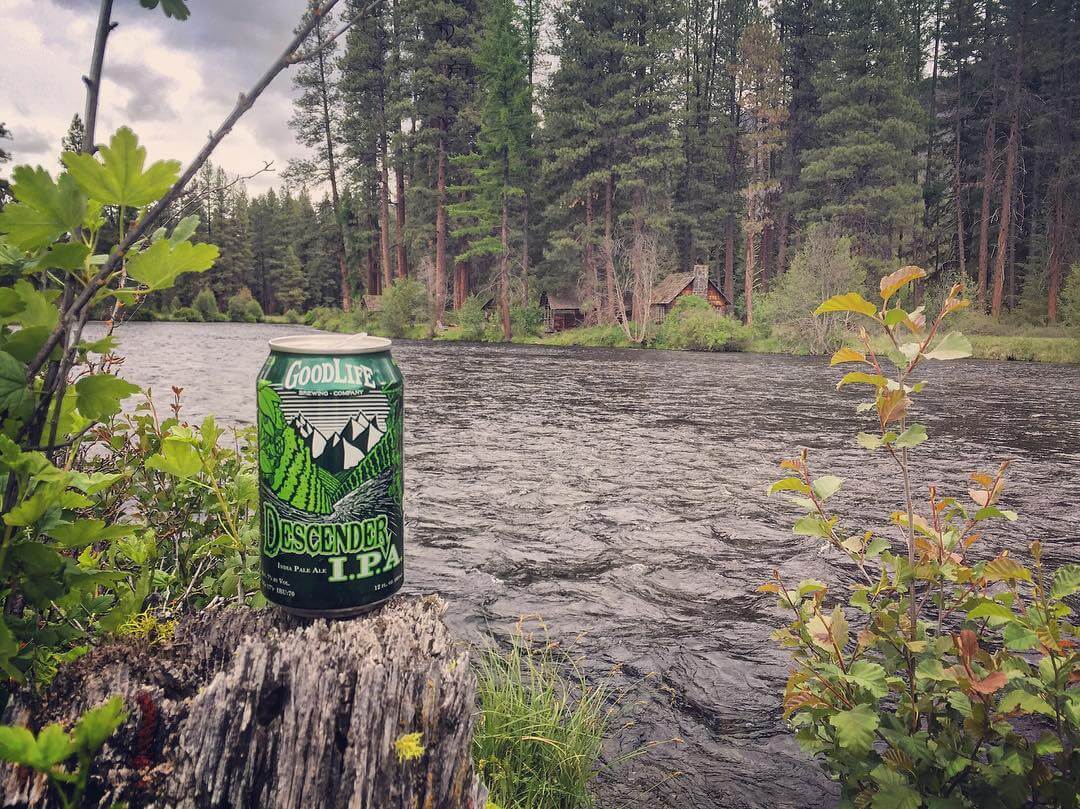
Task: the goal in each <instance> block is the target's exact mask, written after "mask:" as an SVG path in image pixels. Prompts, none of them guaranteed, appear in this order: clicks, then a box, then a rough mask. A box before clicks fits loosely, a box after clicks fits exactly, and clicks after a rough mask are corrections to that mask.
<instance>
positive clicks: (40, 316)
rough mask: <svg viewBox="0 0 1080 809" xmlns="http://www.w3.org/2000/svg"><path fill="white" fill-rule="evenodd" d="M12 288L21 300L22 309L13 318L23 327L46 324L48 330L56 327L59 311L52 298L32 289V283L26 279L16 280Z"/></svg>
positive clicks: (58, 320)
mask: <svg viewBox="0 0 1080 809" xmlns="http://www.w3.org/2000/svg"><path fill="white" fill-rule="evenodd" d="M12 289H14V290H15V294H16V295H18V296H19V299H20V300H22V302H23V309H22V311H21V312H20V313H19V315H18V317H16V318H15V320H17V321H18V322H19V323H22V325H23V327H24V328H31V327H33V326H46V327H47V328H48V329H49V331H52V330H53V329H54V328H56V324H57V323H59V322H60V312H59V311H58V310H57V308H56V304H54V303H53V302H52V299H50V298H49V297H47V296H46V295H45V294H44V293H43V292H41V291H39V290H37V289H34V285H33V284H31V283H30V282H29V281H27V280H26V279H20V280H18V281H16V282H15V285H14V286H13V287H12Z"/></svg>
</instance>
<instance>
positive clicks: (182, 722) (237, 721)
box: [0, 597, 486, 809]
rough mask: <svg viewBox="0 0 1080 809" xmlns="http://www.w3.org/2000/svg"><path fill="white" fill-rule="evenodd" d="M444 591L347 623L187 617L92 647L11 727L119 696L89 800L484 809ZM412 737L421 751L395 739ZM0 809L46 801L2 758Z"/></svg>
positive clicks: (468, 677)
mask: <svg viewBox="0 0 1080 809" xmlns="http://www.w3.org/2000/svg"><path fill="white" fill-rule="evenodd" d="M444 610H445V604H444V603H443V602H442V601H441V600H440V599H438V598H435V597H429V598H424V599H420V600H406V599H396V600H394V601H392V602H390V603H389V604H388V605H387V606H385V607H384V608H382V609H381V610H379V611H378V612H376V613H373V614H371V615H369V616H366V617H362V618H357V619H353V620H349V621H323V620H315V621H310V620H305V619H301V618H295V617H292V616H289V615H287V614H285V613H283V612H281V611H279V610H276V609H267V610H259V611H252V610H245V609H235V608H228V609H218V610H212V611H209V612H206V613H204V614H202V615H199V616H192V617H190V618H187V619H184V620H183V621H181V622H180V624H179V625H178V626H177V629H176V632H175V634H174V636H173V638H172V639H171V640H170V641H168V642H166V643H158V644H153V645H151V644H148V643H145V642H142V643H126V644H116V645H110V646H105V647H101V648H98V649H96V650H94V651H93V652H91V653H90V654H88V655H86V656H84V657H83V658H81V659H80V660H78V661H77V662H76V663H74V664H72V665H70V666H68V667H66V668H64V669H63V670H61V672H60V673H59V674H58V675H57V677H56V678H55V680H54V681H53V682H52V683H51V684H50V686H49V688H48V689H47V690H46V691H45V692H44V693H42V694H40V695H37V696H33V695H30V694H20V695H18V696H17V697H16V698H15V699H14V700H13V701H12V703H11V705H9V707H8V709H7V711H6V712H5V715H4V717H3V719H4V721H5V722H7V723H10V724H23V725H29V726H31V727H32V728H34V729H35V730H36V729H38V728H40V727H41V726H43V725H45V724H48V723H50V722H61V723H63V724H64V725H65V727H67V726H70V725H71V723H73V722H74V720H75V719H76V718H77V717H78V716H79V714H80V713H81V712H83V711H84V710H86V709H87V708H91V707H93V706H95V705H97V704H100V703H101V702H103V701H104V700H106V699H107V698H109V697H110V696H112V695H113V694H120V695H122V696H123V698H124V702H125V704H126V706H127V710H128V718H127V721H126V722H125V724H124V725H123V727H121V728H120V730H118V731H117V733H116V735H114V736H113V737H112V739H110V740H109V742H108V743H107V744H106V746H105V748H104V749H103V750H102V753H101V755H100V756H99V757H98V758H97V759H96V760H95V763H94V769H93V773H92V777H91V786H90V788H89V790H88V793H87V800H86V801H85V802H84V805H85V806H93V807H109V806H111V805H112V804H113V803H114V802H117V801H123V802H126V803H127V804H128V805H129V806H130V807H176V808H177V809H189V808H190V809H196V808H197V809H226V808H228V809H232V808H233V807H237V808H239V807H259V808H260V809H263V808H265V809H293V807H296V809H299V807H305V809H307V808H308V807H357V808H359V807H364V808H367V807H371V808H372V809H383V807H410V808H412V807H416V809H440V808H441V807H463V808H465V809H483V807H484V805H485V799H486V790H485V789H484V787H483V785H482V784H481V783H480V781H479V780H478V778H477V777H476V774H475V772H474V770H473V766H472V759H471V755H470V753H471V745H472V732H473V719H474V714H475V705H474V697H475V683H474V680H473V676H472V672H471V670H470V667H469V660H468V652H467V650H466V649H464V648H462V647H461V646H460V645H458V644H457V643H456V642H455V640H454V639H453V637H452V636H451V634H450V632H449V630H448V629H447V627H446V625H445V624H444V623H443V621H442V614H443V612H444ZM411 733H420V734H421V736H420V744H421V745H423V748H424V750H423V753H422V754H421V755H420V756H419V757H417V758H412V759H409V758H405V759H404V760H402V759H401V758H400V757H399V756H398V754H397V751H396V746H395V742H397V740H398V739H400V738H401V737H402V736H405V735H407V734H411ZM0 790H2V792H3V800H2V802H0V805H2V806H3V807H30V806H35V807H37V806H51V805H52V804H51V802H50V800H49V798H48V790H47V785H46V782H45V780H44V778H43V777H41V776H38V775H36V774H34V773H32V772H29V771H27V770H24V769H21V768H15V767H11V766H8V765H4V768H3V769H2V770H0Z"/></svg>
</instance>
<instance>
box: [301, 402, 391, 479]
mask: <svg viewBox="0 0 1080 809" xmlns="http://www.w3.org/2000/svg"><path fill="white" fill-rule="evenodd" d="M289 426H290V427H292V428H293V429H294V430H295V431H296V434H297V436H299V438H300V440H301V441H302V442H303V443H304V444H305V445H306V446H307V448H308V450H309V451H310V452H311V459H312V460H313V461H314V462H315V463H316V465H317V466H319V467H321V468H322V469H325V470H326V471H327V472H329V473H330V474H332V475H337V474H339V473H341V472H344V471H345V470H347V469H352V468H353V467H355V466H357V465H358V464H360V462H362V461H363V460H364V458H366V457H367V455H368V453H369V452H371V451H372V450H373V449H374V448H375V445H376V444H378V443H379V440H380V439H381V438H382V437H383V435H385V434H386V429H385V426H380V425H379V417H378V416H377V415H376V416H374V417H372V418H370V419H369V418H368V417H367V416H366V415H364V413H362V412H358V413H356V414H355V415H354V416H353V417H352V418H350V419H349V420H348V422H346V424H345V426H344V427H342V428H341V429H340V430H338V431H337V432H333V433H331V434H330V435H328V436H327V435H324V434H323V433H322V432H321V431H320V430H319V429H318V428H317V427H315V426H314V425H313V424H312V423H311V422H310V421H308V419H307V417H305V416H304V414H303V413H297V414H296V415H295V416H294V417H293V420H292V421H291V422H290V423H289Z"/></svg>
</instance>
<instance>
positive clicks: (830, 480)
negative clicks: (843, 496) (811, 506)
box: [813, 475, 844, 500]
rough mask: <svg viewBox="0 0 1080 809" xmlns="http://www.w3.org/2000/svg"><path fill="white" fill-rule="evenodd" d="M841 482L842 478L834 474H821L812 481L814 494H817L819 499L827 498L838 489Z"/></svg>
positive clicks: (842, 481)
mask: <svg viewBox="0 0 1080 809" xmlns="http://www.w3.org/2000/svg"><path fill="white" fill-rule="evenodd" d="M843 483H844V479H843V478H838V477H837V476H836V475H822V476H821V477H819V478H816V479H815V480H814V482H813V488H814V494H816V495H817V496H818V499H819V500H828V499H829V498H830V497H832V496H833V495H834V494H836V493H837V492H838V491H840V487H841V486H842V485H843Z"/></svg>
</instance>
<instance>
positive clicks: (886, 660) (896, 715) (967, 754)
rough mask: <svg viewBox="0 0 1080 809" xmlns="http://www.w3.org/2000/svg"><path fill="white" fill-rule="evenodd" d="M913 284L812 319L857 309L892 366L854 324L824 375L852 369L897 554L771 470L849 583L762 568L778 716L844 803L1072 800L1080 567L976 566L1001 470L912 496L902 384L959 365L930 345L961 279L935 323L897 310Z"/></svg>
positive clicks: (907, 276) (913, 270)
mask: <svg viewBox="0 0 1080 809" xmlns="http://www.w3.org/2000/svg"><path fill="white" fill-rule="evenodd" d="M924 276H925V273H924V272H923V271H922V270H921V269H919V268H917V267H905V268H903V269H901V270H898V271H897V272H896V273H894V274H892V275H890V276H886V277H885V278H884V279H882V281H881V298H882V304H881V306H880V307H879V306H877V305H875V304H873V303H870V302H869V301H867V300H865V299H864V298H863V297H862V296H861V295H859V294H858V293H854V292H852V293H848V294H845V295H838V296H834V297H832V298H830V299H829V300H828V301H826V302H825V303H824V304H822V305H821V306H820V307H818V309H817V313H818V314H824V313H832V312H836V313H843V314H847V315H858V316H860V317H862V318H864V319H866V320H867V321H869V322H870V323H871V324H872V325H875V326H876V327H877V328H878V329H880V330H881V331H883V332H884V333H885V335H886V336H887V337H888V339H889V342H890V344H891V346H892V348H891V350H890V351H889V352H888V363H889V364H890V367H891V368H892V370H891V371H889V370H887V368H886V367H885V365H884V364H883V363H885V358H884V357H882V356H881V355H878V354H876V353H875V352H873V351H871V346H870V338H869V335H867V333H866V331H865V330H863V331H862V332H861V338H860V339H861V341H862V344H863V348H862V350H857V349H854V348H850V347H847V348H841V349H840V350H839V351H837V352H836V353H835V354H834V355H833V358H832V364H834V365H835V364H838V363H854V364H856V365H858V366H859V368H860V369H861V370H858V371H854V372H851V373H847V374H845V375H844V376H843V378H842V379H841V380H840V386H846V385H860V386H864V387H868V388H869V389H870V391H871V394H872V399H871V401H869V402H867V403H866V404H865V405H863V406H861V407H860V410H865V411H869V412H873V413H874V414H875V429H874V430H873V431H872V432H868V433H867V432H864V433H859V435H858V443H859V444H860V445H861V446H862V447H864V448H865V449H867V450H869V451H871V452H874V453H877V454H879V455H884V456H885V457H886V459H887V460H888V461H889V462H891V463H892V464H893V466H894V467H895V469H896V474H897V481H896V487H895V491H890V492H889V493H888V494H887V495H886V496H885V500H886V501H887V502H888V504H889V505H890V507H891V506H892V504H893V503H894V502H896V499H899V500H900V502H901V503H902V505H901V509H900V510H899V511H896V512H894V513H893V514H892V518H891V522H892V523H893V526H892V528H893V529H894V530H895V531H896V532H897V533H899V534H900V535H901V536H903V538H904V547H903V548H902V549H901V550H900V552H898V553H897V552H894V548H893V543H892V541H891V540H890V539H888V538H887V537H885V536H874V534H873V532H871V531H864V530H862V529H861V528H858V529H848V528H844V527H842V525H841V522H840V518H839V516H837V515H835V514H834V513H833V512H832V510H831V506H830V504H829V502H828V501H829V500H830V499H831V498H832V497H833V496H834V495H835V494H836V493H837V491H839V490H840V488H841V486H842V484H843V481H842V480H841V479H840V478H838V477H836V476H834V475H822V474H818V473H817V472H816V471H812V469H811V465H810V461H809V457H808V454H807V452H806V451H805V450H804V451H803V452H802V453H801V454H799V455H798V456H797V457H795V458H792V459H789V460H785V461H784V462H782V463H781V467H782V468H784V469H785V470H787V472H788V476H787V477H785V478H783V479H781V480H779V481H777V482H776V483H775V484H773V486H772V488H771V489H770V494H772V493H777V492H783V493H785V494H786V495H787V496H788V497H790V498H791V500H792V502H793V504H794V505H796V506H797V507H798V508H799V509H801V510H802V511H804V516H802V517H801V518H800V519H799V520H798V521H797V522H796V523H795V527H794V531H795V533H796V534H799V535H802V536H806V537H810V538H812V539H815V540H818V541H820V542H822V543H824V544H825V546H826V547H828V548H830V549H831V550H832V551H833V552H835V553H836V554H838V555H839V556H840V557H841V558H844V559H846V560H847V561H848V562H850V565H851V568H850V569H845V571H844V573H843V575H842V577H841V578H842V579H843V580H844V581H845V582H846V581H850V580H851V576H849V575H848V574H849V573H850V574H852V575H854V576H855V583H853V584H851V585H847V586H846V587H847V589H849V590H850V594H849V596H848V598H847V601H848V606H847V607H846V608H845V606H843V605H842V604H840V603H838V602H837V601H836V600H834V599H832V598H830V595H829V587H828V586H827V585H826V584H825V583H823V582H820V581H817V580H813V579H808V580H805V581H802V582H799V583H798V584H794V583H788V582H786V581H785V580H784V579H783V578H782V577H781V575H780V573H779V572H774V573H773V578H772V580H771V581H769V582H767V583H766V584H764V585H762V587H761V588H760V589H761V590H762V591H765V592H771V593H775V594H776V595H777V596H778V597H779V602H780V606H781V608H782V609H783V611H784V613H785V614H786V615H789V616H794V620H792V622H791V623H790V625H788V626H787V627H785V628H783V629H781V630H779V631H777V632H776V633H775V635H774V637H775V638H776V639H777V640H779V642H780V643H781V644H783V645H784V646H785V647H787V648H789V649H791V650H792V656H793V658H794V663H795V668H794V670H793V671H792V673H791V675H790V677H789V678H788V683H787V688H786V689H785V693H784V715H785V717H786V718H787V719H788V721H789V722H790V724H791V726H792V728H794V729H795V731H796V738H797V739H798V741H799V743H800V744H801V745H802V747H803V748H804V749H806V750H807V751H809V752H811V753H813V754H814V755H816V756H818V757H819V758H820V759H821V760H822V761H823V763H824V765H825V768H826V769H827V770H828V771H829V772H830V773H831V774H832V775H833V776H834V777H836V778H837V779H838V780H839V781H840V783H841V785H842V792H843V804H842V805H847V806H870V807H909V808H910V809H917V807H920V806H927V807H941V808H942V809H944V807H1020V806H1025V805H1028V802H1029V801H1032V802H1034V803H1035V804H1037V805H1053V806H1075V805H1076V797H1077V791H1076V780H1075V778H1076V773H1077V771H1078V769H1077V768H1078V767H1080V750H1078V749H1077V743H1078V741H1080V689H1077V688H1076V687H1075V686H1076V682H1077V680H1080V653H1078V647H1077V640H1078V639H1077V636H1076V627H1075V625H1074V624H1073V623H1071V621H1070V616H1071V609H1070V606H1069V604H1068V603H1067V602H1066V601H1065V599H1067V598H1069V597H1071V596H1073V595H1074V594H1076V593H1077V592H1080V565H1075V564H1071V565H1065V566H1063V567H1061V568H1060V569H1059V570H1058V571H1057V572H1056V573H1053V574H1052V573H1051V572H1050V571H1047V570H1046V569H1044V567H1043V563H1042V548H1041V546H1040V543H1039V542H1033V543H1031V545H1030V552H1031V556H1032V559H1033V565H1034V566H1033V568H1030V569H1029V568H1028V567H1025V566H1024V565H1023V564H1021V563H1020V562H1019V561H1018V560H1017V559H1016V558H1014V557H1013V556H1011V555H1010V554H1009V553H1008V552H1007V551H1002V552H1000V553H997V554H996V555H993V556H991V557H990V558H982V559H978V558H976V557H975V556H974V551H973V549H974V547H975V546H976V545H977V544H978V542H979V540H980V539H981V537H982V536H983V535H984V534H985V533H987V532H988V531H990V530H992V528H993V526H994V525H995V524H1002V523H1010V522H1014V521H1015V520H1016V519H1017V515H1016V514H1015V513H1014V512H1011V511H1008V510H1006V509H1005V508H1003V507H1002V505H1001V498H1002V495H1003V491H1004V487H1005V474H1006V469H1007V466H1008V464H1002V465H1001V466H1000V468H999V469H998V470H997V471H996V472H993V473H991V474H983V473H976V474H973V475H972V476H971V483H970V485H969V487H968V491H967V498H968V499H969V500H970V503H965V502H962V501H961V499H959V498H956V497H951V496H948V495H946V494H945V492H944V490H943V489H941V488H938V487H936V486H929V487H928V488H927V490H926V491H927V494H926V498H925V500H924V499H923V498H922V497H921V496H919V495H917V494H916V492H915V487H914V483H913V481H912V474H913V471H914V470H913V469H912V464H911V457H910V456H911V454H912V452H913V451H914V450H915V449H916V448H917V447H918V446H919V445H920V444H922V443H923V442H924V441H926V439H927V430H926V428H925V427H924V426H923V425H921V424H918V423H914V422H913V421H912V420H911V415H912V409H913V407H914V402H913V397H914V396H915V395H916V394H918V393H919V392H920V391H921V390H922V385H921V383H915V382H914V378H913V373H914V372H915V370H916V368H917V367H918V366H919V365H920V363H921V362H922V361H923V360H924V359H938V360H949V359H957V358H961V357H964V356H968V355H969V354H970V353H971V347H970V344H969V342H968V340H967V338H965V337H964V336H963V335H962V334H961V333H959V332H949V333H947V334H945V335H944V336H943V337H939V336H938V335H940V334H941V333H942V329H941V326H942V322H943V320H944V319H945V318H946V317H947V316H949V315H950V314H951V313H953V312H955V311H958V310H960V309H962V308H963V307H965V306H966V305H967V301H965V300H962V299H961V298H960V295H961V292H962V288H961V287H960V286H959V285H957V286H955V287H953V289H952V290H951V291H950V293H949V295H948V297H947V299H946V301H945V303H944V305H943V306H942V308H941V313H940V314H939V315H938V317H937V318H936V319H935V320H934V321H932V322H930V323H927V322H926V321H925V319H924V318H923V317H922V315H921V314H919V313H917V312H912V313H908V312H905V311H904V310H903V309H901V308H900V307H899V306H898V305H896V303H895V299H896V293H897V292H898V291H899V290H900V289H902V288H903V287H904V286H905V285H906V284H908V283H910V282H911V281H913V280H916V279H918V278H921V277H924ZM830 602H831V603H830Z"/></svg>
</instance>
